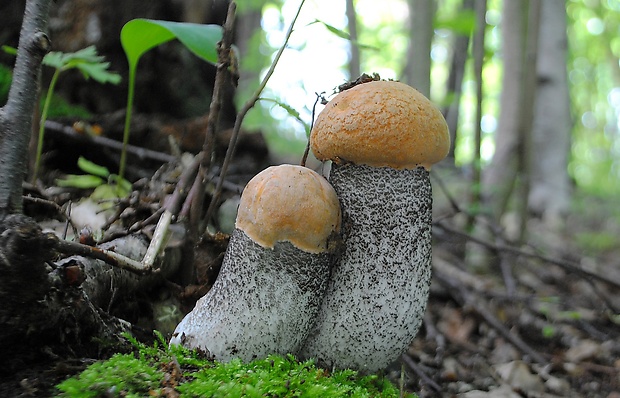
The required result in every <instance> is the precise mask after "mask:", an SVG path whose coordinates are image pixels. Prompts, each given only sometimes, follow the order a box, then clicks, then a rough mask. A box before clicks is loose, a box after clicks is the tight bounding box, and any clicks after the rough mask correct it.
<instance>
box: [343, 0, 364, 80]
mask: <svg viewBox="0 0 620 398" xmlns="http://www.w3.org/2000/svg"><path fill="white" fill-rule="evenodd" d="M346 2H347V11H346V12H347V25H348V27H349V36H350V39H351V40H350V41H349V49H350V50H351V57H350V58H349V80H355V79H357V77H358V76H360V75H361V74H362V67H361V60H360V49H359V43H358V34H357V15H356V13H355V4H353V0H346Z"/></svg>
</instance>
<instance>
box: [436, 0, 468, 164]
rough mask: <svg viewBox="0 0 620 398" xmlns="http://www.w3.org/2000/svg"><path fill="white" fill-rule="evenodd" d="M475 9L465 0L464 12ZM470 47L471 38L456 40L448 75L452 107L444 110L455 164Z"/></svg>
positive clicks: (451, 156)
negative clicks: (460, 111)
mask: <svg viewBox="0 0 620 398" xmlns="http://www.w3.org/2000/svg"><path fill="white" fill-rule="evenodd" d="M473 8H474V0H464V1H463V4H462V6H461V9H462V10H472V9H473ZM468 47H469V36H465V35H459V36H457V37H456V38H455V39H454V50H453V51H452V62H451V65H450V74H449V75H448V83H447V86H448V87H447V92H448V94H452V101H450V105H448V107H447V108H445V109H444V111H443V114H444V116H445V118H446V122H447V123H448V129H449V131H450V142H452V143H453V144H452V145H450V152H448V158H450V159H452V161H453V162H454V148H455V145H454V143H455V142H456V139H457V138H456V137H457V134H458V124H459V110H460V108H461V106H460V105H461V93H462V92H463V87H462V85H463V75H464V74H465V61H467V55H468V51H467V50H468Z"/></svg>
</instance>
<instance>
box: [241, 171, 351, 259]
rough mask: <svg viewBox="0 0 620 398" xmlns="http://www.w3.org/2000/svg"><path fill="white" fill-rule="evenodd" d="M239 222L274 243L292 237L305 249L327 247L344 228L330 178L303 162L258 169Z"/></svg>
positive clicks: (259, 239) (261, 242)
mask: <svg viewBox="0 0 620 398" xmlns="http://www.w3.org/2000/svg"><path fill="white" fill-rule="evenodd" d="M236 227H237V228H239V229H241V230H242V231H243V232H245V233H246V235H248V236H249V237H250V238H251V239H252V240H253V241H254V242H256V243H258V244H259V245H261V246H263V247H267V248H273V247H274V245H275V243H276V242H280V241H288V242H290V243H292V244H293V245H295V246H296V247H298V248H299V249H301V250H304V251H307V252H310V253H320V252H324V251H326V250H327V246H328V238H329V237H330V235H332V233H333V232H339V231H340V202H339V201H338V197H337V196H336V191H334V188H332V186H331V185H330V184H329V182H327V180H326V179H325V178H323V177H322V176H320V175H319V174H318V173H316V172H315V171H313V170H311V169H308V168H306V167H302V166H294V165H288V164H285V165H280V166H272V167H269V168H267V169H265V170H263V171H262V172H260V173H258V174H257V175H256V176H254V178H252V179H251V180H250V182H249V183H248V185H246V187H245V189H244V190H243V194H242V195H241V202H240V203H239V211H238V213H237V221H236Z"/></svg>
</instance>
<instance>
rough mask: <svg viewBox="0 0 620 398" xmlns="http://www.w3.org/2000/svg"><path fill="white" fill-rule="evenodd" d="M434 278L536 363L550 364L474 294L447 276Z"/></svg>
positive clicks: (436, 274) (436, 275)
mask: <svg viewBox="0 0 620 398" xmlns="http://www.w3.org/2000/svg"><path fill="white" fill-rule="evenodd" d="M434 276H435V277H436V278H437V279H438V280H439V281H440V282H441V283H442V284H444V285H446V287H447V288H448V290H449V291H450V292H451V294H452V295H453V296H456V297H455V299H457V300H458V301H460V302H461V304H462V305H463V306H465V305H467V306H470V307H471V308H473V309H474V310H475V311H476V312H477V313H478V314H479V315H480V316H481V317H482V318H483V319H484V321H485V322H486V323H488V324H489V326H491V327H492V328H494V329H495V330H497V331H498V332H499V333H500V334H501V335H502V336H504V337H505V338H506V340H508V341H510V342H511V343H512V344H513V345H514V346H515V347H516V348H517V349H519V350H520V351H521V352H523V353H524V354H526V355H529V356H530V357H531V358H532V359H533V360H534V361H536V362H538V363H540V364H542V365H546V364H547V363H548V361H547V359H545V358H544V357H543V356H542V355H541V354H539V353H538V352H537V351H535V350H534V349H533V348H532V347H530V346H529V345H528V344H527V343H526V342H525V341H523V340H522V339H521V338H520V337H519V336H517V335H516V334H514V333H512V332H511V331H510V330H509V329H508V328H506V327H505V326H504V325H503V324H502V323H501V322H500V321H499V320H498V319H497V317H495V316H494V315H493V314H491V312H490V311H489V310H488V309H487V308H486V307H484V306H483V305H482V304H480V303H479V302H478V301H477V300H475V297H474V294H473V293H471V292H469V291H467V290H466V289H465V288H463V287H462V286H461V285H460V284H458V283H455V282H454V281H453V280H451V278H449V277H447V276H446V275H442V273H441V272H436V273H435V275H434Z"/></svg>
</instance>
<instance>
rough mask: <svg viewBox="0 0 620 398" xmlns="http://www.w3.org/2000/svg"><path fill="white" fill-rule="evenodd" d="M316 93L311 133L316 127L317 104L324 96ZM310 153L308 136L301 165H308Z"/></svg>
mask: <svg viewBox="0 0 620 398" xmlns="http://www.w3.org/2000/svg"><path fill="white" fill-rule="evenodd" d="M315 94H316V100H315V101H314V105H312V120H311V121H310V134H312V128H313V127H314V120H315V116H316V105H317V104H318V103H319V100H321V99H323V100H324V98H323V96H322V95H321V94H319V93H315ZM309 154H310V137H308V142H307V143H306V149H305V150H304V155H303V156H302V158H301V165H302V166H306V160H308V155H309Z"/></svg>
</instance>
